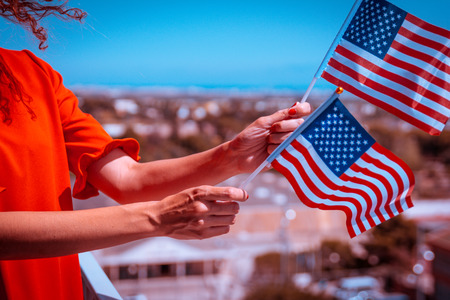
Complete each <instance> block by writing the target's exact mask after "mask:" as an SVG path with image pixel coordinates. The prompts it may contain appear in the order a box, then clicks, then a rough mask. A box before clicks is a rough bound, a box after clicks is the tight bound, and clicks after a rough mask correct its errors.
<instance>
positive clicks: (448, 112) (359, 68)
mask: <svg viewBox="0 0 450 300" xmlns="http://www.w3.org/2000/svg"><path fill="white" fill-rule="evenodd" d="M334 58H335V59H336V60H337V61H339V62H340V63H342V64H343V65H345V66H348V67H349V68H351V69H352V70H355V71H357V72H358V73H359V74H361V75H363V76H364V77H367V78H370V79H372V80H373V81H375V82H378V83H380V84H383V85H387V86H389V87H390V88H392V89H394V90H396V91H397V92H400V93H402V94H403V95H405V97H407V98H410V99H412V100H414V101H416V102H420V103H421V104H423V105H425V106H427V107H429V108H430V109H432V110H434V111H436V112H439V113H441V114H445V115H450V109H448V108H446V107H445V106H443V105H440V104H439V103H437V102H435V101H433V100H430V99H428V98H426V97H424V96H422V95H420V94H418V93H417V92H415V91H413V90H410V89H409V88H407V87H405V86H404V85H402V84H399V83H397V82H394V81H391V80H390V79H388V78H386V77H383V76H380V75H378V74H375V73H374V72H372V71H371V70H368V69H366V68H365V67H364V66H362V65H359V64H357V63H355V62H353V61H352V60H350V59H348V58H346V57H344V56H342V55H341V54H339V53H337V52H336V53H335V54H334ZM425 88H426V87H425ZM449 96H450V94H449ZM449 99H450V98H449ZM396 101H397V100H396Z"/></svg>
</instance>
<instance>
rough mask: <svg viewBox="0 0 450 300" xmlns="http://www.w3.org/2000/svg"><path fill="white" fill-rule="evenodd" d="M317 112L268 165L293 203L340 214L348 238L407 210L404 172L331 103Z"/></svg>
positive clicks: (410, 179) (410, 180) (409, 186)
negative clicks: (294, 199) (290, 189)
mask: <svg viewBox="0 0 450 300" xmlns="http://www.w3.org/2000/svg"><path fill="white" fill-rule="evenodd" d="M322 106H323V107H322V109H320V111H319V109H318V112H319V114H314V113H313V114H312V115H311V116H310V117H309V118H313V119H312V120H309V118H308V120H307V121H310V123H308V125H307V127H306V128H305V129H303V130H302V131H299V132H300V133H299V134H297V136H295V137H293V138H291V140H292V141H291V142H290V143H289V146H287V147H286V148H284V150H282V151H281V152H280V154H279V155H278V156H276V157H275V159H274V160H273V161H272V166H273V167H274V168H275V169H276V170H277V171H278V172H280V173H281V174H283V175H284V176H285V177H286V178H287V179H288V181H289V182H290V184H291V185H292V187H293V188H294V190H295V192H296V194H297V196H298V197H299V199H300V200H301V201H302V202H303V203H305V205H307V206H309V207H312V208H319V209H324V210H341V211H343V212H344V213H345V214H346V217H347V221H346V226H347V229H348V233H349V235H350V236H351V237H355V236H356V235H358V234H360V233H362V232H364V231H366V230H368V229H370V228H372V227H374V226H376V225H378V224H380V223H381V222H384V221H386V220H388V219H390V218H392V217H394V216H396V215H398V214H399V213H401V212H403V211H405V210H407V209H408V208H411V207H413V203H412V202H411V192H412V190H413V187H414V175H413V173H412V172H411V170H410V169H409V167H408V166H407V165H406V164H405V163H404V162H403V161H402V160H400V159H399V158H398V157H396V156H395V155H394V154H392V153H391V152H390V151H389V150H387V149H385V148H383V147H382V146H380V145H379V144H378V143H376V141H375V140H374V139H373V138H372V137H371V136H370V135H369V134H368V133H367V131H365V130H364V128H363V127H362V126H361V125H360V124H359V123H358V121H356V119H355V118H354V117H353V116H352V115H351V114H350V112H349V111H348V110H347V109H346V108H345V106H344V105H343V104H342V103H341V102H340V101H339V99H338V98H337V97H335V98H330V99H329V100H328V101H326V102H325V103H324V104H323V105H322ZM295 133H296V132H294V133H293V134H292V135H294V134H295Z"/></svg>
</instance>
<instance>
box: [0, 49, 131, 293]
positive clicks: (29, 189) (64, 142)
mask: <svg viewBox="0 0 450 300" xmlns="http://www.w3.org/2000/svg"><path fill="white" fill-rule="evenodd" d="M0 55H1V56H2V58H3V59H4V61H5V62H6V64H7V65H8V66H9V68H11V69H12V71H13V73H14V75H15V76H16V78H17V79H18V80H19V81H20V82H21V83H22V85H23V86H24V89H25V91H26V93H27V94H28V95H30V96H31V97H32V101H31V103H30V106H31V108H32V110H33V111H34V113H35V114H36V116H37V118H36V119H32V118H31V116H30V114H29V113H28V112H27V111H26V108H25V106H24V105H23V104H22V103H17V102H15V101H12V102H13V103H12V110H11V111H12V113H11V117H12V123H11V124H9V125H8V124H5V123H3V122H1V121H0V211H62V210H72V196H71V188H70V176H69V171H71V172H72V173H73V174H74V175H75V176H76V182H75V184H74V188H73V196H74V197H76V198H80V199H86V198H89V197H92V196H95V195H97V194H98V191H97V190H96V189H95V188H94V187H93V186H92V185H90V184H89V183H88V182H87V180H86V177H87V174H86V169H87V168H88V167H89V165H90V164H91V163H92V162H93V161H95V160H96V159H98V158H100V157H102V156H104V155H106V154H107V153H109V152H110V151H111V150H113V149H115V148H118V147H120V148H121V149H123V150H124V151H125V152H126V153H127V154H128V155H130V156H131V157H132V158H134V159H135V160H138V159H139V158H138V152H139V145H138V143H137V142H136V141H135V140H133V139H124V140H113V139H111V137H110V136H109V135H108V134H107V133H106V132H105V131H104V130H103V129H102V127H101V126H100V124H99V123H98V122H97V121H95V120H94V118H92V116H90V115H88V114H85V113H83V112H82V111H81V110H80V109H79V108H78V100H77V98H76V97H75V95H74V94H73V93H72V92H71V91H69V90H68V89H66V88H65V87H64V86H63V83H62V78H61V75H60V74H58V73H57V72H55V71H54V70H53V69H52V68H51V67H50V66H49V65H48V64H47V63H45V62H44V61H42V60H41V59H39V58H37V57H36V56H35V55H33V54H32V53H31V52H29V51H27V50H24V51H12V50H6V49H2V48H0ZM0 88H1V89H2V90H1V91H2V95H8V89H7V87H5V86H0ZM0 299H14V300H16V299H27V300H30V299H33V300H36V299H46V300H48V299H83V290H82V286H81V273H80V268H79V262H78V256H77V255H68V256H63V257H55V258H46V259H30V260H8V261H6V260H4V261H0Z"/></svg>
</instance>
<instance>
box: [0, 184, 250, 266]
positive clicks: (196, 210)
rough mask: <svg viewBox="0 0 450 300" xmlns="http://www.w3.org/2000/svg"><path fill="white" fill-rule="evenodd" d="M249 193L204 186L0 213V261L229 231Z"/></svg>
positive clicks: (208, 235) (200, 237)
mask: <svg viewBox="0 0 450 300" xmlns="http://www.w3.org/2000/svg"><path fill="white" fill-rule="evenodd" d="M246 198H247V194H246V193H245V192H244V191H242V190H241V189H236V188H224V187H212V186H201V187H196V188H191V189H187V190H185V191H182V192H180V193H177V194H175V195H171V196H169V197H166V198H165V199H163V200H161V201H157V202H143V203H135V204H128V205H121V206H113V207H105V208H98V209H88V210H80V211H62V212H61V211H59V212H28V211H27V212H22V211H20V212H0V260H8V259H29V258H44V257H52V256H62V255H69V254H74V253H79V252H84V251H89V250H94V249H99V248H104V247H109V246H114V245H119V244H123V243H126V242H130V241H133V240H137V239H141V238H145V237H152V236H169V237H173V238H178V239H203V238H209V237H212V236H217V235H221V234H224V233H227V232H228V231H229V229H230V225H232V224H233V223H234V220H235V215H236V213H237V212H238V210H239V205H238V204H237V202H235V201H245V199H246Z"/></svg>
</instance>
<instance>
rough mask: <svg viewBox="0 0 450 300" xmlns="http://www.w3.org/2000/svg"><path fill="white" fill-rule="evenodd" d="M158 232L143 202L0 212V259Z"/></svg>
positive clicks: (96, 245)
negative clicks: (86, 207) (45, 210)
mask: <svg viewBox="0 0 450 300" xmlns="http://www.w3.org/2000/svg"><path fill="white" fill-rule="evenodd" d="M151 235H158V232H157V227H155V226H153V225H152V222H151V210H148V205H146V204H145V203H139V204H133V205H126V206H114V207H107V208H99V209H89V210H81V211H62V212H61V211H59V212H22V211H19V212H1V213H0V259H1V260H5V259H29V258H43V257H51V256H63V255H69V254H74V253H78V252H84V251H89V250H95V249H99V248H103V247H109V246H113V245H118V244H121V243H125V242H129V241H132V240H136V239H139V238H143V237H146V236H151Z"/></svg>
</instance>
